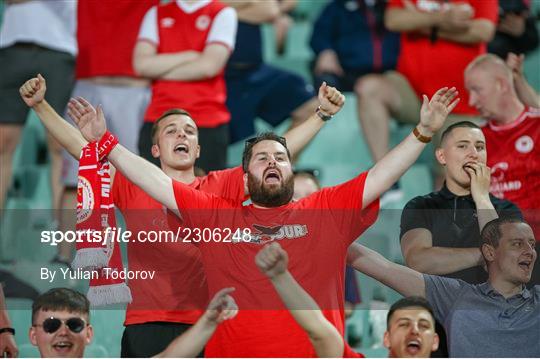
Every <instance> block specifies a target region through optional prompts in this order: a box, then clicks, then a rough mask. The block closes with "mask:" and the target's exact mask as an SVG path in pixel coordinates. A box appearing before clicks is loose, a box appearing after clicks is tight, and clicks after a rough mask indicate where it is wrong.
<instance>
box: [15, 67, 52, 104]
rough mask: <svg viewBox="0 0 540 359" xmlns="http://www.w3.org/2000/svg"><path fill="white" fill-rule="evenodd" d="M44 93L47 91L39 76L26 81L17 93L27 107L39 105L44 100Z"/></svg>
mask: <svg viewBox="0 0 540 359" xmlns="http://www.w3.org/2000/svg"><path fill="white" fill-rule="evenodd" d="M45 91H47V86H46V83H45V79H44V78H43V76H41V74H38V75H37V77H34V78H32V79H30V80H28V81H26V82H25V83H24V84H23V85H22V86H21V88H20V89H19V93H20V94H21V97H22V99H23V101H24V103H26V105H27V106H28V107H34V106H36V105H39V104H40V103H41V102H42V101H43V99H44V98H45Z"/></svg>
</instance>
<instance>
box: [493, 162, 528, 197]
mask: <svg viewBox="0 0 540 359" xmlns="http://www.w3.org/2000/svg"><path fill="white" fill-rule="evenodd" d="M508 168H509V165H508V162H497V163H496V164H494V165H493V166H492V167H491V184H490V186H489V192H491V193H493V195H495V196H496V197H499V198H505V192H510V191H517V190H520V189H521V187H522V183H521V181H520V180H514V181H505V180H504V175H505V173H506V171H507V170H508Z"/></svg>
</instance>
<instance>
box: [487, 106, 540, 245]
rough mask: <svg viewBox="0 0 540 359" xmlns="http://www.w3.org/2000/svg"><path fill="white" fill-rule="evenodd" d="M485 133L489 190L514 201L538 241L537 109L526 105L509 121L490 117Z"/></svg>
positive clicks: (539, 114) (539, 127)
mask: <svg viewBox="0 0 540 359" xmlns="http://www.w3.org/2000/svg"><path fill="white" fill-rule="evenodd" d="M482 131H483V132H484V135H485V136H486V145H487V151H488V166H489V167H491V186H490V192H491V193H493V194H494V195H495V196H497V197H500V198H505V199H507V200H509V201H512V202H514V203H515V204H516V205H517V206H518V207H519V208H520V209H521V210H522V211H523V213H524V216H525V219H526V220H527V221H528V222H529V223H530V224H531V225H533V228H534V230H535V234H536V240H537V241H540V213H539V212H540V154H539V152H538V148H537V147H536V146H538V145H540V109H537V108H532V107H528V108H525V110H524V111H523V112H522V113H521V114H520V115H519V117H518V118H517V119H516V120H515V121H514V122H512V123H509V124H507V125H497V124H496V123H495V122H494V121H489V122H488V124H487V125H486V126H484V127H483V129H482Z"/></svg>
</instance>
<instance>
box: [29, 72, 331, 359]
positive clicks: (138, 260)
mask: <svg viewBox="0 0 540 359" xmlns="http://www.w3.org/2000/svg"><path fill="white" fill-rule="evenodd" d="M20 92H21V95H22V97H23V99H24V101H25V102H26V103H27V105H28V106H31V107H32V108H33V109H34V111H36V113H37V114H38V116H39V118H40V119H41V120H42V122H43V124H44V125H45V127H46V128H47V130H49V131H50V132H51V134H52V135H53V136H54V137H55V138H56V139H57V140H58V141H59V142H60V144H61V145H62V146H63V147H64V148H65V149H66V150H68V152H69V153H70V154H71V155H72V156H73V157H76V158H77V157H79V156H80V152H81V150H82V148H83V147H84V146H85V145H86V141H85V140H84V138H82V137H81V135H80V133H79V132H78V131H77V130H76V129H74V128H73V127H72V126H70V125H69V124H67V123H66V122H65V121H63V119H62V118H60V117H59V116H58V114H56V113H55V112H54V110H53V109H52V108H51V107H50V106H49V105H48V103H47V102H46V101H45V100H44V96H45V79H43V78H41V77H40V78H37V79H31V80H29V81H27V82H26V83H25V84H24V85H23V86H22V87H21V90H20ZM329 94H331V91H329V89H328V88H327V87H326V86H321V88H320V89H319V101H320V102H321V103H322V104H324V103H325V102H327V101H328V100H326V99H325V96H329ZM340 108H341V106H339V107H335V108H332V109H331V110H332V111H331V112H329V114H331V115H333V114H335V113H336V112H337V111H339V109H340ZM323 124H324V122H323V121H322V119H321V117H320V116H319V115H317V114H314V115H312V116H311V117H309V118H308V119H307V120H306V121H305V122H303V123H302V124H301V125H300V126H298V127H296V128H295V129H292V130H290V131H289V132H287V134H285V136H286V137H287V140H288V142H289V144H290V145H289V147H290V148H291V152H292V153H298V152H299V151H300V150H301V149H302V148H303V147H304V146H305V145H306V144H307V143H308V142H309V141H310V140H311V139H312V138H313V137H314V136H315V135H316V134H317V132H318V131H319V130H320V129H321V128H322V126H323ZM152 143H154V145H153V146H152V154H153V155H154V156H156V158H159V160H160V162H161V168H162V170H163V172H165V173H166V174H167V175H168V176H170V177H171V178H173V179H175V180H176V181H180V182H182V183H185V184H187V185H189V186H190V187H191V188H194V189H197V190H201V191H205V192H208V193H213V194H216V195H219V196H221V197H224V198H227V199H229V200H231V201H232V202H233V203H242V202H243V201H244V200H245V199H246V191H245V186H244V180H243V171H242V169H241V168H240V167H236V168H232V169H228V170H223V171H214V172H210V173H209V174H208V175H207V176H205V177H195V174H194V163H195V160H196V158H197V156H198V155H199V144H198V138H197V127H196V125H195V123H194V121H193V119H192V118H191V117H190V116H189V114H188V113H187V112H185V111H183V110H180V109H173V110H169V111H166V112H165V114H163V115H162V116H161V117H160V119H158V121H156V122H155V123H154V127H153V131H152ZM113 198H114V203H115V205H116V206H117V207H118V208H119V209H120V210H121V211H122V214H123V215H124V219H125V220H126V222H127V228H128V229H129V230H131V231H132V232H133V233H139V232H140V231H144V232H146V233H148V232H149V231H162V230H166V229H167V228H168V226H167V217H166V215H165V214H164V211H163V209H164V207H163V205H161V204H160V203H159V202H156V201H155V200H154V199H152V198H151V197H150V196H149V195H148V194H146V193H145V192H144V191H142V190H141V189H140V188H139V187H137V186H136V185H134V184H133V183H132V182H130V181H129V180H128V179H127V178H125V177H124V176H123V175H122V173H121V172H117V173H116V175H115V176H114V181H113ZM150 219H151V220H150ZM128 258H129V267H130V270H132V271H136V270H149V269H150V270H155V271H156V273H157V274H156V276H155V278H154V279H153V280H142V279H133V280H130V282H129V286H130V289H131V291H132V295H133V302H132V303H131V304H130V305H129V306H128V308H127V312H126V320H125V322H124V324H125V325H126V331H125V332H124V338H123V343H122V355H123V356H130V357H131V356H152V355H154V354H156V353H158V352H160V351H161V350H163V349H164V348H165V347H166V346H167V344H168V343H169V342H170V341H171V340H173V339H174V338H175V337H176V336H177V335H179V334H180V333H181V332H182V331H184V330H186V329H187V328H189V326H190V325H191V324H193V323H194V322H195V321H196V320H197V318H198V317H199V315H200V314H201V311H200V310H201V309H203V308H204V306H205V301H206V298H207V288H206V278H205V275H204V272H203V271H202V265H201V263H200V252H199V250H198V249H197V248H195V247H194V246H193V245H189V244H187V245H186V244H183V243H164V242H160V243H159V244H156V243H151V242H148V241H146V242H143V243H141V242H139V241H137V242H130V243H129V246H128ZM178 309H180V310H178ZM156 330H159V337H157V338H154V336H153V335H152V334H153V333H155V332H156ZM137 335H141V336H143V337H148V336H152V337H151V338H149V339H147V340H145V341H141V340H139V339H133V338H136V337H137ZM150 339H152V340H150Z"/></svg>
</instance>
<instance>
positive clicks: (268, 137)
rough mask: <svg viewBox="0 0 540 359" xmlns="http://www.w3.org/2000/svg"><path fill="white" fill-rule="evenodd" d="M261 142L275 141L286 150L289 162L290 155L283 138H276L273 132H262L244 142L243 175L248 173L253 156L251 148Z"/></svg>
mask: <svg viewBox="0 0 540 359" xmlns="http://www.w3.org/2000/svg"><path fill="white" fill-rule="evenodd" d="M262 141H276V142H279V143H281V144H282V145H283V147H285V150H287V157H289V160H290V159H291V153H290V152H289V149H288V148H287V141H286V140H285V137H281V136H278V135H276V134H275V133H274V132H263V133H261V134H259V135H257V136H255V137H253V138H250V139H248V140H247V141H246V146H245V147H244V153H243V154H242V169H243V170H244V172H245V173H247V171H248V166H249V161H250V160H251V156H252V155H253V146H255V145H256V144H257V143H259V142H262Z"/></svg>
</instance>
